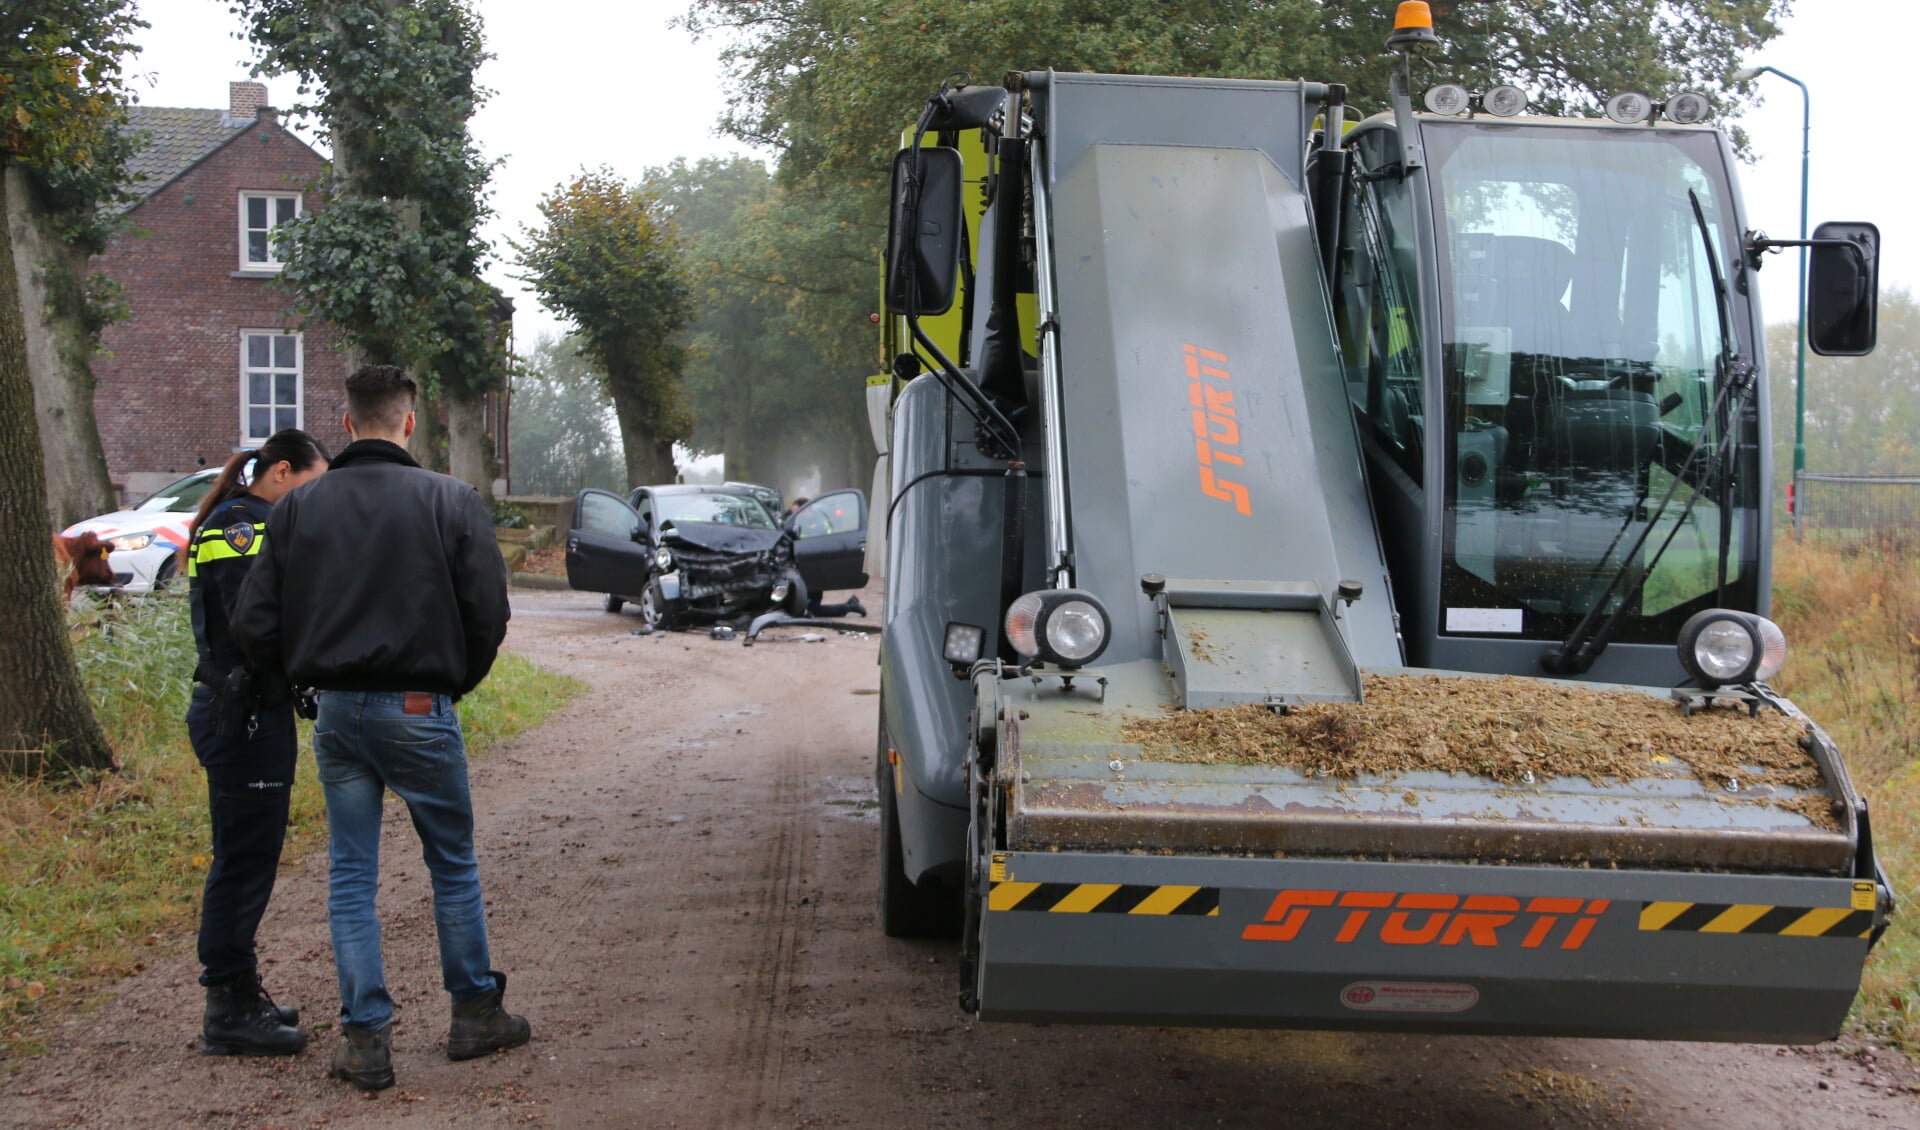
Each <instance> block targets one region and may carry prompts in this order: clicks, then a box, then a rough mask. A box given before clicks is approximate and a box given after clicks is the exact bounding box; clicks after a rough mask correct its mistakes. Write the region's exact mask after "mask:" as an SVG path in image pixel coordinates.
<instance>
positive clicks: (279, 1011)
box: [254, 973, 300, 1028]
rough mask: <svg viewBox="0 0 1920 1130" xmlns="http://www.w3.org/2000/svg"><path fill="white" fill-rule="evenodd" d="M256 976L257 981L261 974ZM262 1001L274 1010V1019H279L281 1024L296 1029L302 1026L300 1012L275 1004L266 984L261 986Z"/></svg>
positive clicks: (287, 1006)
mask: <svg viewBox="0 0 1920 1130" xmlns="http://www.w3.org/2000/svg"><path fill="white" fill-rule="evenodd" d="M254 976H255V979H256V980H257V979H258V977H259V974H257V973H256V974H255V975H254ZM260 999H261V1000H263V1001H265V1002H267V1007H268V1008H270V1009H272V1010H273V1015H274V1017H275V1018H276V1019H278V1020H279V1021H280V1023H282V1024H285V1025H288V1026H289V1027H294V1028H298V1027H299V1026H300V1010H299V1009H297V1008H293V1007H291V1006H289V1005H284V1004H275V1003H273V996H272V995H271V994H269V993H268V992H267V987H266V985H264V984H262V985H261V986H260Z"/></svg>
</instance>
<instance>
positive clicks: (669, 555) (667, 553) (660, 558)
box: [653, 545, 673, 573]
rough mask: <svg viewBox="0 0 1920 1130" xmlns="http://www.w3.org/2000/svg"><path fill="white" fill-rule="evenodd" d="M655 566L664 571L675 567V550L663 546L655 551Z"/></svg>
mask: <svg viewBox="0 0 1920 1130" xmlns="http://www.w3.org/2000/svg"><path fill="white" fill-rule="evenodd" d="M653 566H654V568H656V569H658V570H660V571H661V572H662V573H664V572H666V571H667V570H668V569H671V568H673V550H671V549H668V548H667V547H666V546H664V545H663V546H661V547H660V548H659V549H656V550H654V551H653Z"/></svg>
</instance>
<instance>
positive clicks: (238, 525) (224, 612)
mask: <svg viewBox="0 0 1920 1130" xmlns="http://www.w3.org/2000/svg"><path fill="white" fill-rule="evenodd" d="M267 512H268V506H267V504H266V503H265V502H263V501H261V500H260V499H258V498H255V497H254V496H252V495H250V494H242V495H237V496H235V497H233V498H229V499H228V500H226V501H225V502H222V503H221V504H220V505H218V506H216V507H214V508H213V509H212V510H210V511H208V512H207V517H206V520H205V521H203V522H201V523H200V528H199V529H197V530H195V531H194V536H193V544H192V545H191V546H189V547H188V549H187V590H188V603H189V604H190V605H191V607H192V612H193V641H194V646H195V647H196V648H197V649H198V650H199V653H200V667H199V669H198V670H199V674H200V676H201V680H202V681H203V682H218V681H219V680H220V679H221V678H223V677H224V676H225V675H226V673H227V672H228V671H230V670H232V669H233V668H235V667H239V666H242V665H244V664H245V663H246V662H247V657H246V656H245V655H244V654H242V653H241V651H240V647H239V645H238V644H236V643H235V642H234V639H233V634H232V633H231V632H230V631H229V630H228V619H229V617H231V616H232V614H233V608H234V605H235V603H236V602H237V601H238V600H239V599H240V583H241V582H242V581H244V580H246V577H247V570H248V568H249V567H250V566H252V565H253V563H254V562H255V561H257V560H258V559H259V556H260V547H261V546H262V545H263V544H264V543H265V538H266V529H267Z"/></svg>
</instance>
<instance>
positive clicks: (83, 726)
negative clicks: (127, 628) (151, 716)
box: [0, 162, 113, 775]
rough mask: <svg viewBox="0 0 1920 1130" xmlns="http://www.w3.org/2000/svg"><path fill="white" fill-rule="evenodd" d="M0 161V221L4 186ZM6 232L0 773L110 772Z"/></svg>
mask: <svg viewBox="0 0 1920 1130" xmlns="http://www.w3.org/2000/svg"><path fill="white" fill-rule="evenodd" d="M9 172H10V170H9V169H8V168H7V164H6V163H5V162H0V212H5V213H7V214H10V210H9V209H7V207H6V205H7V203H8V198H9V197H10V195H11V193H9V191H8V187H9V183H10V182H11V181H12V179H13V178H12V177H11V176H9V175H7V174H8V173H9ZM10 228H11V225H8V224H0V545H4V546H6V547H7V552H6V553H4V554H0V608H6V609H7V610H8V629H7V631H5V632H3V633H0V771H3V772H6V773H8V774H13V775H26V774H33V775H43V774H47V773H62V772H65V773H71V772H75V771H80V770H87V769H110V768H113V749H112V747H111V746H109V745H108V744H107V736H106V734H105V733H104V732H102V731H101V729H100V723H99V721H98V720H97V719H95V718H94V716H93V707H92V705H91V704H90V703H88V701H87V695H86V691H85V690H84V689H82V688H81V686H80V672H79V669H78V668H76V667H75V666H74V664H73V643H72V641H71V640H70V639H68V637H67V621H66V616H65V615H64V614H63V612H62V610H61V607H60V601H59V598H58V597H57V596H56V595H55V594H56V592H57V591H58V590H57V588H56V586H55V579H54V574H53V552H52V549H51V543H50V542H49V541H48V536H49V535H48V532H47V531H48V529H49V528H50V526H51V523H50V522H49V521H48V520H47V480H46V475H45V473H44V471H43V470H42V468H41V457H40V437H39V435H38V434H37V433H38V432H39V430H40V429H39V428H38V427H37V426H36V418H35V415H34V406H33V384H32V381H31V380H30V379H29V378H28V376H27V330H26V319H25V318H24V317H23V316H22V315H21V312H20V287H19V284H18V282H17V280H16V278H15V274H14V269H13V264H14V257H13V238H12V236H11V235H10V234H9V233H10Z"/></svg>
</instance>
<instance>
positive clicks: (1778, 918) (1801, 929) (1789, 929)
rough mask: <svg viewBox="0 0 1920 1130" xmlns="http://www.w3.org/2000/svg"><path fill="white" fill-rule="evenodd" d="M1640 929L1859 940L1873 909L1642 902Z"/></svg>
mask: <svg viewBox="0 0 1920 1130" xmlns="http://www.w3.org/2000/svg"><path fill="white" fill-rule="evenodd" d="M1640 928H1641V929H1642V930H1657V931H1660V932H1662V933H1693V934H1773V935H1778V936H1780V937H1788V938H1864V937H1866V936H1867V935H1869V934H1871V933H1872V932H1873V910H1872V906H1871V904H1869V906H1868V908H1867V909H1864V910H1861V909H1855V907H1852V906H1767V905H1762V904H1755V903H1725V902H1645V903H1641V904H1640Z"/></svg>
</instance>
